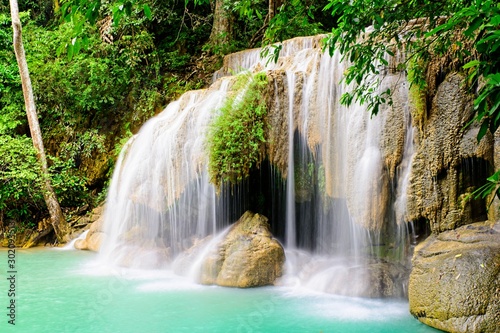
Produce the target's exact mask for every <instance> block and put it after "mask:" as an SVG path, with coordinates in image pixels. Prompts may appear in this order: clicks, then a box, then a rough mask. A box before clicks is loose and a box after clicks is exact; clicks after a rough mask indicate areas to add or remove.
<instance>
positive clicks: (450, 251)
mask: <svg viewBox="0 0 500 333" xmlns="http://www.w3.org/2000/svg"><path fill="white" fill-rule="evenodd" d="M408 293H409V295H408V296H409V301H410V312H411V313H412V314H413V315H414V316H416V317H417V318H418V319H419V320H420V321H421V322H423V323H425V324H427V325H430V326H433V327H436V328H438V329H441V330H444V331H448V332H468V333H474V332H492V333H493V332H499V327H500V225H499V223H498V222H497V224H496V225H492V224H491V223H489V222H487V223H474V224H470V225H467V226H462V227H460V228H457V229H455V230H451V231H446V232H443V233H441V234H439V235H437V236H435V235H432V236H430V237H429V238H428V239H426V240H425V241H424V242H422V243H421V244H419V245H418V247H417V248H416V249H415V254H414V257H413V270H412V272H411V274H410V281H409V290H408Z"/></svg>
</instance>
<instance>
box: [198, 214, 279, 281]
mask: <svg viewBox="0 0 500 333" xmlns="http://www.w3.org/2000/svg"><path fill="white" fill-rule="evenodd" d="M284 260H285V253H284V251H283V248H282V246H281V244H280V243H279V242H278V241H277V240H276V239H274V238H273V237H272V234H271V232H270V231H269V225H268V223H267V218H266V217H265V216H262V215H259V214H254V213H252V212H250V211H247V212H245V214H243V215H242V216H241V218H240V219H239V220H238V221H237V222H236V223H235V224H234V225H233V226H232V227H231V229H230V230H229V232H228V233H227V235H226V236H225V237H224V239H223V240H222V242H221V243H220V244H219V245H218V246H217V247H216V249H215V250H213V251H212V252H211V253H210V254H209V255H208V256H207V257H206V258H205V259H204V261H203V264H202V268H201V276H200V282H201V283H203V284H217V285H219V286H224V287H239V288H248V287H257V286H264V285H270V284H273V283H274V281H275V280H276V278H278V277H279V276H281V274H282V267H283V262H284Z"/></svg>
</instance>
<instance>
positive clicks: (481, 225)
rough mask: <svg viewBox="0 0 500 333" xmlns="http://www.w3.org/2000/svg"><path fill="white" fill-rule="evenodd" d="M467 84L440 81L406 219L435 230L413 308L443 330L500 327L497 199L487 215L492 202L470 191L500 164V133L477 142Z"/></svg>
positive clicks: (420, 254) (415, 275)
mask: <svg viewBox="0 0 500 333" xmlns="http://www.w3.org/2000/svg"><path fill="white" fill-rule="evenodd" d="M463 82H464V77H463V76H461V75H459V74H456V73H452V74H449V75H448V76H447V77H446V78H445V79H444V81H443V82H442V83H441V84H440V85H439V86H438V87H437V90H436V94H435V96H434V99H433V101H432V106H431V108H430V110H429V114H428V115H427V119H426V120H425V121H424V122H423V124H422V126H421V127H420V130H419V131H418V135H417V138H416V141H417V142H416V144H417V147H418V148H417V151H416V154H415V157H414V159H413V163H412V171H411V177H410V183H409V189H408V207H407V217H408V219H409V220H410V221H419V223H420V224H428V226H429V227H430V230H431V232H432V234H431V236H430V237H429V238H427V239H426V240H425V241H423V242H422V243H420V244H419V245H418V246H417V248H416V249H415V253H414V256H413V261H412V263H413V267H412V272H411V275H410V281H409V300H410V311H411V313H412V314H413V315H414V316H416V317H417V318H418V319H419V320H420V321H422V322H424V323H426V324H428V325H430V326H434V327H436V328H439V329H442V330H445V331H450V332H497V331H498V327H499V326H500V316H499V313H500V307H499V304H500V233H499V231H500V220H499V218H498V199H496V200H495V203H494V204H493V205H492V206H491V207H490V210H489V218H490V219H489V220H487V219H488V211H487V209H486V208H487V207H486V201H484V200H483V201H481V200H472V201H469V200H466V197H467V195H469V194H470V193H471V192H472V191H473V190H475V189H476V188H477V187H478V186H480V185H482V184H483V183H484V181H485V178H486V177H487V176H488V175H489V174H491V173H492V171H493V170H494V169H498V168H499V167H500V164H499V158H500V151H499V150H498V148H499V145H498V133H496V135H495V137H493V136H492V135H491V134H490V133H488V134H487V135H486V136H485V137H484V138H483V139H482V140H481V142H479V143H478V142H477V139H476V136H477V132H478V128H477V127H476V126H475V125H472V126H471V127H470V128H465V129H464V127H465V125H466V124H467V123H468V122H469V121H470V120H471V119H472V118H473V116H474V113H473V109H472V96H471V95H470V94H469V93H468V92H467V90H466V88H465V87H464V85H463ZM489 200H491V198H489V199H488V200H487V202H489ZM486 220H487V221H486ZM479 221H486V222H479ZM475 222H477V223H475Z"/></svg>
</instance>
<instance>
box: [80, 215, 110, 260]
mask: <svg viewBox="0 0 500 333" xmlns="http://www.w3.org/2000/svg"><path fill="white" fill-rule="evenodd" d="M103 213H104V207H103V206H101V207H97V208H95V209H94V210H93V211H92V213H91V214H90V217H89V218H90V219H93V220H94V222H92V224H91V225H90V229H89V232H88V233H87V236H86V237H85V238H84V239H79V240H77V241H76V242H75V249H77V250H89V251H95V252H99V249H100V248H101V244H102V243H103V241H104V240H105V237H106V234H105V233H104V232H103V228H104V214H103Z"/></svg>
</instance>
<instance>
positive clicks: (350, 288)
mask: <svg viewBox="0 0 500 333" xmlns="http://www.w3.org/2000/svg"><path fill="white" fill-rule="evenodd" d="M299 275H300V279H301V280H302V281H306V286H307V287H308V288H311V289H313V290H317V291H320V292H326V293H330V294H336V295H343V296H352V297H369V298H386V297H396V298H401V297H406V294H407V286H408V275H409V270H408V269H407V268H406V267H404V266H403V265H401V264H398V263H390V262H387V261H384V260H381V259H358V260H354V259H351V260H349V261H347V260H345V259H337V260H336V259H325V260H317V259H315V260H310V261H309V262H305V263H304V266H303V269H302V271H301V272H300V274H299Z"/></svg>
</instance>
